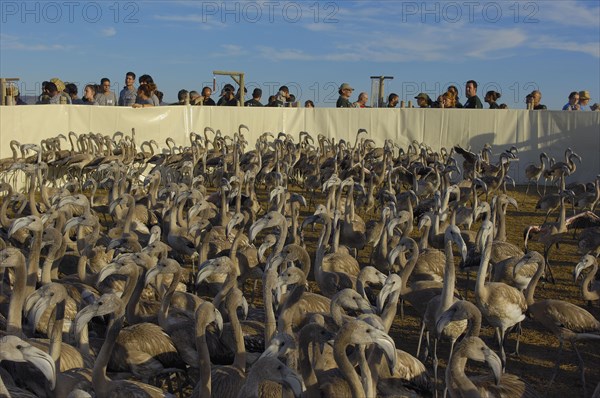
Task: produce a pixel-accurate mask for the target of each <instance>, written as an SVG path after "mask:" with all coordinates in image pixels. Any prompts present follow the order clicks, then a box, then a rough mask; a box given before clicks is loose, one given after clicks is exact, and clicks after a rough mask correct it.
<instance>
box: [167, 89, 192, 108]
mask: <svg viewBox="0 0 600 398" xmlns="http://www.w3.org/2000/svg"><path fill="white" fill-rule="evenodd" d="M189 104H190V93H189V92H188V91H187V90H185V89H181V90H179V92H178V93H177V102H175V103H173V104H171V105H189Z"/></svg>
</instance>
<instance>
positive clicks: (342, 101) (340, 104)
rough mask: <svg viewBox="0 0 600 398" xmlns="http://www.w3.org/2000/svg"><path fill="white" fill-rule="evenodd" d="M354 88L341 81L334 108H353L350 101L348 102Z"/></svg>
mask: <svg viewBox="0 0 600 398" xmlns="http://www.w3.org/2000/svg"><path fill="white" fill-rule="evenodd" d="M353 91H354V89H353V88H352V86H350V85H349V84H348V83H342V85H341V86H340V89H339V90H338V93H339V94H340V96H339V98H338V100H337V102H336V104H335V107H336V108H353V106H352V103H351V102H350V96H351V95H352V92H353Z"/></svg>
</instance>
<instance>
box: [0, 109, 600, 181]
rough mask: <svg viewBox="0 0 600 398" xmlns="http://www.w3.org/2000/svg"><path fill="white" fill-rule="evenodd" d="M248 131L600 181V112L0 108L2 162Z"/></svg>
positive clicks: (515, 172)
mask: <svg viewBox="0 0 600 398" xmlns="http://www.w3.org/2000/svg"><path fill="white" fill-rule="evenodd" d="M242 123H243V124H245V125H247V126H248V127H249V128H250V133H245V137H246V139H247V140H248V142H249V143H250V144H251V145H252V144H253V143H254V141H255V139H256V138H257V137H258V136H259V135H260V134H262V133H264V132H267V131H268V132H272V133H274V134H277V133H279V132H281V131H283V132H285V133H288V134H291V135H292V136H294V137H298V133H299V132H301V131H307V132H309V133H310V134H311V135H313V137H315V138H316V136H317V134H323V135H325V136H328V137H336V138H337V139H345V140H351V141H352V142H353V140H354V138H355V136H356V132H357V131H358V129H359V128H364V129H366V130H367V131H368V133H369V135H370V137H371V138H373V139H374V140H375V141H376V142H377V143H378V144H383V142H384V140H385V139H388V138H389V139H392V140H393V141H394V142H396V143H397V144H399V145H400V146H402V147H405V148H406V146H407V145H408V144H409V143H410V142H412V141H413V140H417V141H418V142H423V143H425V144H427V145H429V146H430V147H432V148H433V149H434V150H438V149H439V148H440V147H442V146H444V147H447V148H449V147H450V146H452V145H455V144H460V145H461V146H463V147H464V148H467V147H471V148H473V150H479V149H480V148H481V147H482V146H483V145H484V144H485V143H489V144H491V145H492V147H493V151H494V153H496V154H497V153H499V152H502V151H503V150H505V149H508V148H510V147H511V146H512V145H514V146H516V147H517V148H518V149H519V158H520V161H519V162H517V163H516V164H513V165H512V166H511V174H512V176H513V178H515V180H517V181H520V182H523V181H524V179H525V176H524V172H523V170H525V167H526V166H527V165H528V164H529V163H532V162H533V163H538V162H539V160H538V157H539V154H540V152H542V151H544V152H546V153H547V154H548V155H549V156H551V157H555V158H556V159H557V160H562V159H563V156H564V155H563V153H564V151H565V149H566V148H567V147H570V148H572V149H573V150H574V151H575V152H576V153H578V154H579V155H581V156H582V158H583V162H582V165H578V168H577V171H576V173H575V176H574V177H573V178H574V179H577V180H579V181H591V180H592V179H593V178H594V177H595V176H596V175H598V174H600V112H566V111H526V110H467V109H331V108H322V109H320V108H316V109H304V108H233V107H196V106H166V107H155V108H143V109H133V108H121V107H101V106H81V105H80V106H76V105H36V106H2V107H0V139H1V148H0V157H1V158H6V157H10V156H11V151H10V148H9V145H8V144H9V142H10V140H13V139H15V140H17V141H19V143H21V144H25V143H37V144H39V143H40V141H41V140H42V139H44V138H49V137H53V136H56V135H58V134H59V133H63V134H65V135H66V134H67V133H68V132H69V131H74V132H76V133H78V134H82V133H89V132H94V133H101V134H103V135H105V134H108V135H111V136H112V134H114V133H115V132H116V131H121V132H123V133H126V134H130V133H131V129H132V128H135V131H136V142H137V143H138V145H139V144H140V143H141V142H142V141H144V140H150V139H155V140H156V141H157V142H158V143H159V144H161V145H164V143H165V140H166V139H167V138H168V137H171V138H173V139H174V140H175V142H176V143H177V144H178V145H189V133H190V132H196V133H199V134H202V133H203V131H204V128H205V127H207V126H208V127H212V128H213V129H215V130H217V129H219V130H221V132H222V133H223V134H229V135H230V134H232V133H233V132H235V131H237V130H238V126H239V125H240V124H242Z"/></svg>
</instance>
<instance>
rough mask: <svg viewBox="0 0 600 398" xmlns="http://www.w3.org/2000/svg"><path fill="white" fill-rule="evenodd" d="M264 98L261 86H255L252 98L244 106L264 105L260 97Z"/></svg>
mask: <svg viewBox="0 0 600 398" xmlns="http://www.w3.org/2000/svg"><path fill="white" fill-rule="evenodd" d="M261 98H262V90H261V89H260V88H255V89H254V90H253V91H252V99H249V100H248V101H246V102H244V106H263V104H261V102H260V99H261Z"/></svg>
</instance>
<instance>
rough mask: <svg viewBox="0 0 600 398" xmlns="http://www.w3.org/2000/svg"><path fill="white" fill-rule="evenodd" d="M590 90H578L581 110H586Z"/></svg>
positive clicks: (589, 98)
mask: <svg viewBox="0 0 600 398" xmlns="http://www.w3.org/2000/svg"><path fill="white" fill-rule="evenodd" d="M591 99H592V98H591V96H590V92H589V91H587V90H583V91H580V92H579V109H581V110H582V111H587V110H588V104H589V103H590V100H591Z"/></svg>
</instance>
